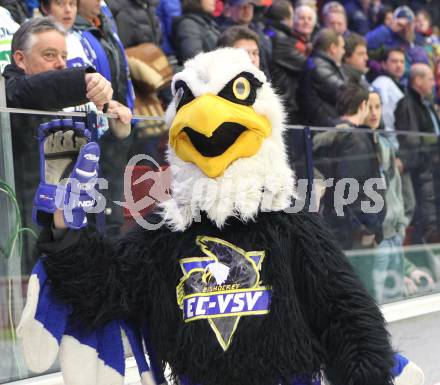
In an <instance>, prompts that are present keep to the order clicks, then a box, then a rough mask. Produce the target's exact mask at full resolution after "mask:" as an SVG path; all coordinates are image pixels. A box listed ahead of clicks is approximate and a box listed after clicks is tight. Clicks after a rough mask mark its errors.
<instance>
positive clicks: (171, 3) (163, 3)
mask: <svg viewBox="0 0 440 385" xmlns="http://www.w3.org/2000/svg"><path fill="white" fill-rule="evenodd" d="M156 14H157V17H158V18H159V20H160V28H161V30H162V45H161V46H162V49H163V51H164V52H165V54H166V55H173V54H174V48H173V45H172V42H171V39H172V37H171V35H172V27H173V19H174V18H175V17H178V16H180V15H182V5H181V3H180V0H160V1H159V5H158V6H157V8H156Z"/></svg>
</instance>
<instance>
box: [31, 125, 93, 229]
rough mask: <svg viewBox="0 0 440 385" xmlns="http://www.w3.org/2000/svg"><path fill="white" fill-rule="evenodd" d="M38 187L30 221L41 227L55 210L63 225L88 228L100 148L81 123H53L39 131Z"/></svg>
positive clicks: (47, 221)
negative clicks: (60, 216)
mask: <svg viewBox="0 0 440 385" xmlns="http://www.w3.org/2000/svg"><path fill="white" fill-rule="evenodd" d="M38 140H39V143H40V184H39V186H38V190H37V192H36V194H35V198H34V209H33V219H34V221H35V222H36V223H38V224H40V225H44V224H47V223H50V222H51V221H52V218H51V217H52V216H51V215H49V214H53V213H54V212H55V211H56V210H57V209H60V210H62V211H63V215H64V221H65V223H66V225H67V226H68V227H70V228H72V229H80V228H82V227H84V226H86V225H87V218H86V211H88V210H89V209H91V208H93V207H94V205H95V198H94V194H95V193H96V190H95V189H94V186H95V184H96V178H97V168H98V161H99V146H98V144H97V143H94V142H90V132H89V131H88V130H86V129H85V126H84V124H83V123H78V122H76V123H73V122H72V120H70V119H66V120H54V121H52V122H50V123H45V124H42V125H41V126H40V127H39V129H38Z"/></svg>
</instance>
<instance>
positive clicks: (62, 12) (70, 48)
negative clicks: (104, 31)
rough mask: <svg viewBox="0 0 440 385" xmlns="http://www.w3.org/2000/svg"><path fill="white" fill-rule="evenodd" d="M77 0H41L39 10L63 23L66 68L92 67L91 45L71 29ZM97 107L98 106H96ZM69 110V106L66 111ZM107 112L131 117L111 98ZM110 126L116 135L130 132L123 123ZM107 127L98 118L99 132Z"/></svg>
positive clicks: (89, 108) (86, 107)
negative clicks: (121, 125)
mask: <svg viewBox="0 0 440 385" xmlns="http://www.w3.org/2000/svg"><path fill="white" fill-rule="evenodd" d="M77 4H78V0H41V1H40V10H41V12H42V13H43V14H45V15H49V16H51V17H53V18H54V20H55V21H57V22H58V23H60V24H61V25H63V27H64V28H65V30H66V32H67V34H66V44H67V60H66V65H67V67H68V68H72V67H93V63H92V59H91V58H92V55H91V47H90V46H89V45H88V44H87V41H86V40H85V39H83V38H82V36H81V34H80V33H79V32H75V31H73V29H72V27H73V23H74V22H75V18H76V15H77ZM98 107H99V106H98ZM69 110H71V109H70V108H69V109H67V111H69ZM73 110H75V111H97V106H95V105H94V104H93V103H91V102H89V103H87V104H85V105H81V106H76V107H74V108H73ZM108 112H109V113H114V114H116V115H118V116H120V117H121V118H122V120H124V121H126V122H129V121H130V119H131V112H130V110H129V109H128V108H127V107H125V106H124V105H123V104H121V103H119V102H117V101H115V100H112V101H110V102H109V103H108ZM110 123H111V124H110V128H111V129H112V131H113V133H114V134H115V135H117V136H121V137H126V136H127V135H128V133H129V132H130V129H129V127H127V125H124V127H120V125H119V124H116V122H115V121H111V122H110ZM108 127H109V124H108V121H107V119H105V118H100V119H99V121H98V129H99V132H100V134H102V133H103V132H104V131H106V130H107V128H108Z"/></svg>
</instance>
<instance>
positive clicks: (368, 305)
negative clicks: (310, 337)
mask: <svg viewBox="0 0 440 385" xmlns="http://www.w3.org/2000/svg"><path fill="white" fill-rule="evenodd" d="M301 231H302V232H303V236H300V237H298V238H299V239H300V244H301V246H300V247H301V249H302V250H301V251H302V254H303V255H304V260H303V262H302V263H303V266H296V268H299V269H301V270H300V271H302V272H303V274H301V276H302V277H303V279H304V281H303V283H302V291H303V293H304V297H303V298H304V303H303V307H304V309H306V310H305V311H306V312H308V318H309V320H310V323H311V326H312V330H313V332H314V333H315V334H316V335H317V337H318V338H319V341H320V343H321V345H322V347H323V349H324V356H325V357H326V359H325V366H324V371H325V374H326V377H327V378H328V380H329V381H330V383H331V384H333V385H348V384H353V385H354V384H356V385H389V384H392V383H393V382H392V378H393V374H392V369H393V366H394V358H393V351H392V348H391V346H390V343H389V340H388V333H387V331H386V328H385V322H384V319H383V317H382V314H381V312H380V310H379V308H378V307H377V305H376V304H375V302H374V301H373V299H372V298H371V297H370V296H369V295H368V293H367V292H366V290H365V289H364V288H363V286H362V284H361V283H360V280H359V278H358V277H357V276H356V274H355V273H354V271H353V269H352V267H351V265H350V263H349V262H348V260H347V258H346V257H345V256H344V254H343V253H342V251H341V250H340V249H339V247H338V246H337V245H335V244H334V242H333V241H331V239H332V238H333V237H332V235H331V234H330V232H328V231H327V230H326V229H325V228H324V226H323V225H322V224H321V221H320V219H319V217H318V216H309V218H308V219H307V220H306V225H305V226H303V228H302V229H301Z"/></svg>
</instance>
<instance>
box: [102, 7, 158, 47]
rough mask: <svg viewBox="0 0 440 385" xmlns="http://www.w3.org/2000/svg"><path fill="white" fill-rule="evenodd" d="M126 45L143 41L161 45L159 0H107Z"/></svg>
mask: <svg viewBox="0 0 440 385" xmlns="http://www.w3.org/2000/svg"><path fill="white" fill-rule="evenodd" d="M106 3H107V5H108V7H109V8H110V10H111V11H112V14H113V17H114V18H115V20H116V24H117V27H118V35H119V37H120V39H121V41H122V43H123V44H124V47H126V48H128V47H134V46H137V45H139V44H142V43H154V44H156V45H160V40H161V32H160V26H159V20H158V18H157V16H156V6H157V3H158V1H157V0H107V1H106Z"/></svg>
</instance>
